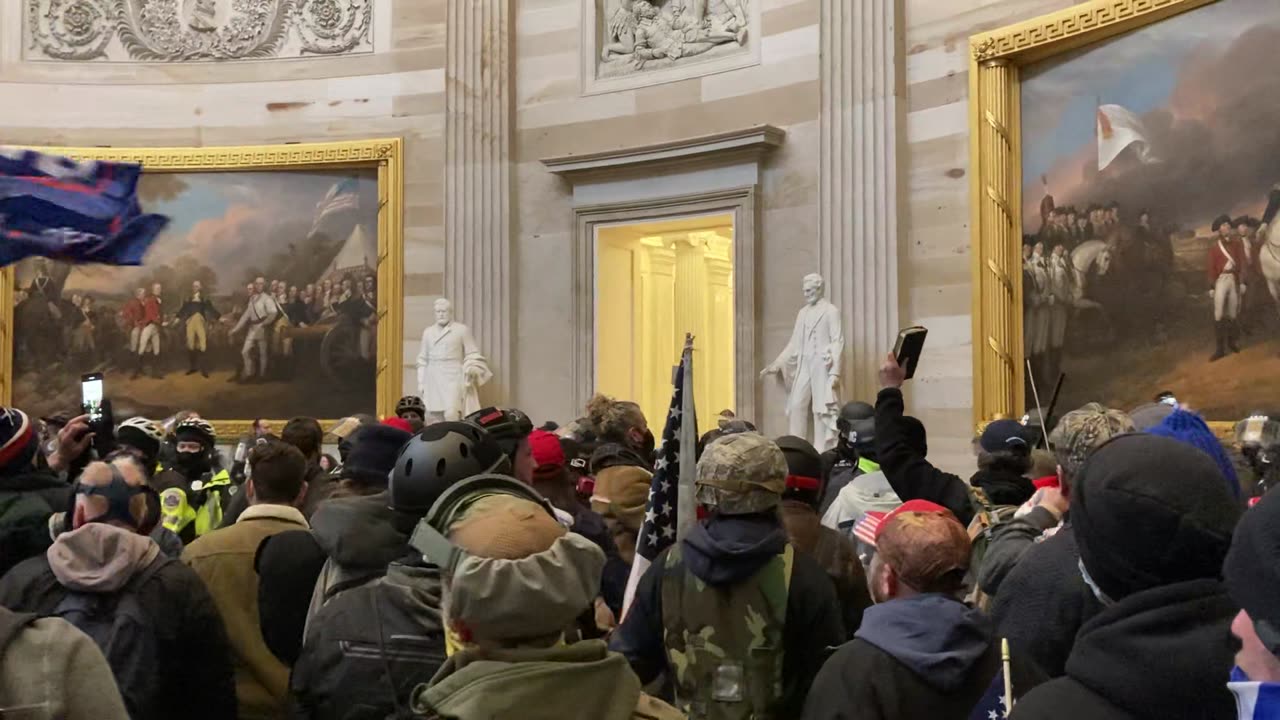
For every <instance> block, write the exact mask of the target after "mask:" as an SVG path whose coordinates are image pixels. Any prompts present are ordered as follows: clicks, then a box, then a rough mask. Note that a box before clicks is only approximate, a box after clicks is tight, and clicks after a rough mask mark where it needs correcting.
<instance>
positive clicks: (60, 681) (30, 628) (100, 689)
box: [0, 608, 129, 720]
mask: <svg viewBox="0 0 1280 720" xmlns="http://www.w3.org/2000/svg"><path fill="white" fill-rule="evenodd" d="M28 617H29V616H28ZM0 635H2V636H7V637H0V668H3V669H4V672H0V717H3V718H5V720H10V719H12V720H129V714H128V713H127V712H125V708H124V701H123V700H121V699H120V691H119V690H118V689H117V688H116V680H115V677H114V676H112V674H111V667H110V666H108V665H107V659H106V658H104V657H103V656H102V651H101V650H99V649H98V646H97V645H95V644H94V643H93V640H92V639H90V638H89V636H88V635H85V634H84V633H82V632H80V631H79V630H77V629H76V628H75V627H73V626H72V625H71V624H70V623H68V622H67V621H65V620H62V619H59V618H42V619H39V620H34V621H30V622H26V621H25V618H20V616H18V615H17V614H15V613H12V612H10V611H9V610H6V609H4V608H0Z"/></svg>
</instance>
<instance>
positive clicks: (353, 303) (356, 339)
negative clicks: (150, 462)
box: [13, 167, 378, 420]
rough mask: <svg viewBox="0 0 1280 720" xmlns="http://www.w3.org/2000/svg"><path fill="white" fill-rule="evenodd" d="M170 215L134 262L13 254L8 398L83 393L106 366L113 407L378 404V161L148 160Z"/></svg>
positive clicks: (307, 409) (305, 410) (298, 410)
mask: <svg viewBox="0 0 1280 720" xmlns="http://www.w3.org/2000/svg"><path fill="white" fill-rule="evenodd" d="M139 199H140V201H141V203H142V205H143V207H144V208H145V209H146V210H147V212H155V213H161V214H164V215H168V216H170V218H171V222H170V224H169V226H168V227H167V228H166V229H165V231H164V232H163V234H161V235H160V237H159V238H158V239H157V240H156V242H155V244H154V245H152V247H151V249H150V251H149V252H148V255H147V258H146V261H145V263H144V264H143V265H142V266H140V267H110V266H101V265H74V266H73V265H67V264H63V263H58V262H53V261H49V260H45V259H42V258H37V259H33V260H27V261H23V262H22V263H20V264H19V265H18V267H17V272H16V279H15V291H14V298H13V301H14V331H15V332H14V343H13V350H14V355H13V369H14V388H13V403H14V404H15V405H17V406H18V407H21V408H23V409H24V410H27V411H28V412H31V413H35V414H36V415H37V416H39V415H47V414H55V413H67V412H70V411H72V410H74V409H75V408H76V407H78V405H79V397H78V394H77V393H78V391H79V387H80V384H79V382H78V380H79V376H80V375H81V373H86V372H95V371H96V372H102V373H104V374H105V376H106V382H105V386H106V396H107V397H108V398H109V399H111V401H112V403H113V406H114V412H115V415H116V417H117V418H118V419H122V418H125V417H129V416H130V415H135V414H140V415H146V416H148V417H164V416H167V415H168V414H170V413H172V412H174V411H176V410H178V409H182V408H196V409H198V410H199V412H200V413H201V415H203V416H204V417H206V418H209V419H211V420H231V419H240V420H244V419H251V418H255V417H268V418H283V417H289V416H292V415H309V416H313V417H321V418H333V417H340V416H342V415H347V414H350V413H352V412H373V411H374V409H375V400H376V396H375V377H376V370H375V363H376V359H377V334H378V333H377V322H378V314H377V307H378V303H377V293H378V287H377V272H376V270H377V261H378V241H377V232H378V222H377V217H378V175H377V170H376V168H364V167H359V168H353V169H337V170H328V169H323V170H321V169H313V168H301V169H289V170H266V171H235V172H204V171H201V172H169V173H146V174H144V175H143V177H142V181H141V183H140V185H139Z"/></svg>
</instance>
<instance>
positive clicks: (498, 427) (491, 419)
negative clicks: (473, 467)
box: [463, 407, 533, 457]
mask: <svg viewBox="0 0 1280 720" xmlns="http://www.w3.org/2000/svg"><path fill="white" fill-rule="evenodd" d="M463 420H466V421H467V422H469V423H473V424H475V425H478V426H479V427H481V428H483V429H484V431H485V432H486V433H488V434H489V437H491V438H493V439H494V440H495V441H497V443H498V447H501V448H502V452H504V453H506V454H507V455H508V456H511V457H514V456H515V454H516V447H517V446H519V445H520V441H521V440H523V439H525V438H527V437H529V433H531V432H533V421H531V420H530V419H529V416H528V415H525V414H524V413H522V412H520V411H519V410H516V409H515V408H500V407H487V408H483V409H481V410H477V411H475V412H473V413H471V414H470V415H468V416H466V417H465V418H463Z"/></svg>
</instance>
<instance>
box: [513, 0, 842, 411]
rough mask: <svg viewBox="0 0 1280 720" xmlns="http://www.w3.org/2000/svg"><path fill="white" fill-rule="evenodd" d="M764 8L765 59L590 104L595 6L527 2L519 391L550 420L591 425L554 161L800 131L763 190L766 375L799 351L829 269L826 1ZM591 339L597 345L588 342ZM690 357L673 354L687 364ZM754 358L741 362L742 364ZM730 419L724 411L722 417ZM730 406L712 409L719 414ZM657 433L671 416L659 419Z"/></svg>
mask: <svg viewBox="0 0 1280 720" xmlns="http://www.w3.org/2000/svg"><path fill="white" fill-rule="evenodd" d="M753 2H757V3H759V4H760V8H759V9H760V14H761V28H762V32H761V38H760V41H761V63H760V64H759V65H756V66H752V67H747V68H742V69H738V70H732V71H728V72H722V73H718V74H714V75H706V76H703V77H698V78H693V79H688V80H680V81H676V82H670V83H666V84H662V85H654V86H650V87H643V88H637V89H633V90H623V91H617V92H611V93H607V94H600V95H589V96H586V97H584V96H583V95H582V92H581V90H582V87H581V82H580V78H579V73H580V62H579V58H580V55H579V53H580V52H581V33H580V30H579V22H580V17H581V14H582V8H583V3H582V0H520V2H519V3H518V4H517V6H516V13H517V16H516V43H515V45H516V51H515V52H516V57H515V59H514V64H515V71H516V88H515V112H516V120H515V137H514V139H513V163H514V167H513V176H514V197H513V205H512V208H513V210H512V212H513V214H514V234H515V240H514V243H515V244H514V248H513V252H512V267H513V268H516V270H515V272H514V279H513V281H514V284H515V287H514V288H513V291H514V292H513V299H514V305H515V308H516V309H515V322H514V323H513V328H514V333H515V337H514V340H513V343H514V347H515V352H514V355H515V357H514V364H515V367H514V370H515V382H514V383H513V384H514V386H515V388H514V389H515V392H514V393H513V395H512V397H511V398H510V399H511V401H512V402H513V403H514V404H516V405H519V406H520V407H522V408H524V409H526V410H528V411H529V412H530V413H532V414H533V415H534V420H535V421H536V422H541V421H542V420H544V419H556V420H559V421H561V422H564V421H566V420H570V419H572V418H575V417H578V416H579V415H581V414H582V409H581V408H578V407H575V406H574V403H573V383H572V378H571V368H570V357H571V348H572V343H574V342H575V338H573V337H572V328H571V325H570V323H569V318H570V316H571V306H572V303H573V300H574V298H573V296H572V292H573V290H572V287H571V284H570V283H569V282H568V281H567V279H568V278H569V277H570V276H571V273H572V269H573V266H572V263H571V256H570V242H571V240H572V234H573V227H572V224H573V212H572V210H571V205H570V201H571V193H572V188H571V187H570V185H569V183H568V182H567V181H565V180H562V179H560V178H559V177H557V176H555V175H553V174H551V173H550V172H548V171H547V169H546V168H545V167H544V166H543V165H542V163H541V162H540V160H541V159H542V158H547V157H554V156H560V155H566V154H569V153H589V152H599V151H605V150H611V149H618V148H623V147H627V146H636V145H646V144H651V143H656V142H661V141H664V140H671V139H679V138H691V137H696V136H700V135H707V134H711V133H717V132H725V131H730V130H739V129H742V128H745V127H749V126H752V125H762V124H772V125H776V126H778V127H780V128H782V129H783V130H785V131H786V139H785V140H784V141H783V143H782V145H781V147H779V148H778V149H777V150H775V151H774V152H773V153H772V154H771V155H770V156H768V157H767V158H766V159H765V161H764V164H763V173H762V179H761V186H760V208H761V209H760V220H761V222H760V227H759V231H758V236H759V250H758V254H757V259H756V267H757V268H758V276H757V280H756V283H757V284H756V287H757V290H758V298H757V321H758V326H757V343H758V344H759V346H760V350H761V352H760V357H757V358H755V362H756V365H755V367H756V370H757V372H758V371H759V369H760V368H762V367H763V366H764V364H765V363H766V362H768V361H771V360H772V359H773V357H774V356H775V355H776V354H777V353H778V351H779V350H781V349H782V347H783V345H785V344H786V342H787V340H788V338H789V337H790V334H791V329H792V326H793V324H794V323H795V317H796V311H797V310H798V309H799V308H800V305H801V304H802V303H803V298H802V296H801V288H800V279H801V278H802V277H803V276H804V275H805V274H806V273H809V272H813V271H815V270H816V269H818V240H817V237H818V222H819V214H818V197H819V193H818V172H817V168H818V165H819V162H818V150H819V138H820V134H819V126H818V118H819V106H818V102H819V85H818V79H819V75H818V73H819V62H818V43H819V32H818V29H819V28H818V22H819V14H820V2H819V0H753ZM576 341H577V342H589V341H590V339H588V338H580V339H577V340H576ZM676 360H677V358H674V357H673V358H672V359H671V361H672V363H673V364H674V363H675V362H676ZM741 360H742V358H741V357H740V358H739V361H741ZM763 389H764V390H763V393H762V396H761V400H762V401H763V403H762V405H761V407H763V408H767V409H771V411H770V412H760V413H757V414H758V415H760V416H761V417H758V418H756V420H758V421H760V422H761V423H762V429H763V430H764V431H765V432H767V433H772V434H781V433H783V432H785V431H786V419H785V417H784V416H783V415H782V408H783V404H784V401H785V398H784V395H783V392H782V390H781V388H780V386H779V385H778V383H777V382H776V381H774V380H772V379H771V380H769V381H768V382H767V383H766V384H765V385H763ZM716 410H718V408H717V409H716ZM716 410H712V409H706V408H699V413H700V415H702V417H703V418H704V422H703V424H704V425H705V424H706V419H708V418H710V416H711V414H712V413H714V412H715V411H716ZM651 422H654V423H655V432H659V428H660V425H661V420H660V419H657V420H656V421H655V419H651Z"/></svg>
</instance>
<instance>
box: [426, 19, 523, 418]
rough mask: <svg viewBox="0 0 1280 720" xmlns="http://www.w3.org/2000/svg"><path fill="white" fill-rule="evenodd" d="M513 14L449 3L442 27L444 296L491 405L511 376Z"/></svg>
mask: <svg viewBox="0 0 1280 720" xmlns="http://www.w3.org/2000/svg"><path fill="white" fill-rule="evenodd" d="M512 7H513V3H512V2H511V0H448V16H447V21H446V23H445V27H446V31H447V33H448V37H447V39H446V53H447V55H446V60H445V170H444V175H445V177H444V228H445V230H444V232H445V294H446V295H447V296H448V297H449V299H450V300H452V301H453V303H454V307H455V308H456V314H457V317H458V319H459V320H461V321H462V322H463V323H466V324H467V325H468V326H470V327H471V329H472V331H473V332H474V334H475V337H476V342H477V343H479V345H480V350H481V352H483V353H485V355H486V356H487V357H488V359H489V365H490V367H491V368H492V369H493V373H494V379H493V381H492V382H491V383H490V384H489V385H488V386H486V387H485V388H483V389H482V395H484V396H486V398H487V399H488V400H489V401H491V402H500V401H501V399H502V398H504V397H506V394H507V393H508V392H510V389H511V375H512V373H511V362H512V357H511V313H512V308H511V282H512V273H511V174H510V157H511V127H512V112H511V108H512V93H513V91H514V85H513V82H512V77H511V68H512V64H511V36H512V32H513V30H514V23H513V22H512V18H511V14H512ZM410 271H412V269H410Z"/></svg>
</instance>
